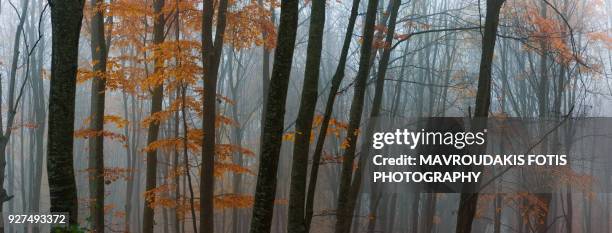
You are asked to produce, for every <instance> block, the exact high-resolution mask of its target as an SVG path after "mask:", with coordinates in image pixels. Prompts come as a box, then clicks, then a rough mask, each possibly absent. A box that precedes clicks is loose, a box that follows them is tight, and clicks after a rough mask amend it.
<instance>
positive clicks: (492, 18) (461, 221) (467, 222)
mask: <svg viewBox="0 0 612 233" xmlns="http://www.w3.org/2000/svg"><path fill="white" fill-rule="evenodd" d="M504 1H505V0H487V14H486V17H485V28H484V36H483V38H482V55H481V57H480V73H479V77H478V90H477V92H476V105H475V111H474V116H475V117H478V118H486V117H488V116H489V106H490V105H491V67H492V65H493V52H494V50H495V40H496V39H495V38H496V37H497V25H498V23H499V13H500V11H501V7H502V6H503V4H504ZM464 188H465V189H466V190H465V191H466V192H465V193H462V194H461V199H460V201H459V210H458V213H457V226H456V233H470V232H471V231H472V222H473V221H474V216H475V214H476V207H477V205H478V193H477V192H474V191H475V187H474V185H466V187H464ZM469 189H471V190H469Z"/></svg>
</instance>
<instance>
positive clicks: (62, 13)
mask: <svg viewBox="0 0 612 233" xmlns="http://www.w3.org/2000/svg"><path fill="white" fill-rule="evenodd" d="M84 3H85V1H83V0H65V1H51V2H49V5H50V6H51V27H52V41H53V42H52V52H51V85H50V92H49V128H48V135H47V170H48V175H49V193H50V198H51V209H50V211H51V212H67V213H69V214H70V218H69V223H70V224H71V225H76V224H78V223H77V220H78V203H77V190H76V181H75V177H74V166H73V158H72V153H73V151H72V148H73V145H72V143H73V141H74V138H73V135H74V102H75V100H74V99H75V91H76V73H77V66H78V51H79V35H80V32H81V21H82V19H83V6H84Z"/></svg>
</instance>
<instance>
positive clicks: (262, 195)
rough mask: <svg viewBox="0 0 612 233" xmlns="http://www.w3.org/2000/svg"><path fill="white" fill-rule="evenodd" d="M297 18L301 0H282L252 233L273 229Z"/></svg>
mask: <svg viewBox="0 0 612 233" xmlns="http://www.w3.org/2000/svg"><path fill="white" fill-rule="evenodd" d="M297 21H298V1H297V0H286V1H282V2H281V16H280V24H279V28H278V39H277V41H278V43H277V45H278V46H277V48H276V52H275V53H274V65H273V67H272V77H271V79H270V87H269V91H268V100H267V103H266V107H265V114H264V115H265V119H264V125H263V137H262V138H261V140H262V142H261V148H260V150H259V151H260V153H261V157H260V161H259V171H258V175H257V186H256V188H255V204H254V206H253V217H252V220H251V230H250V232H251V233H267V232H270V227H271V224H272V214H273V210H274V199H275V196H276V172H277V170H278V160H279V153H280V147H281V144H282V134H283V127H284V119H285V104H286V100H287V99H286V98H287V88H288V85H289V77H290V74H291V64H292V62H293V50H294V48H295V38H296V31H297Z"/></svg>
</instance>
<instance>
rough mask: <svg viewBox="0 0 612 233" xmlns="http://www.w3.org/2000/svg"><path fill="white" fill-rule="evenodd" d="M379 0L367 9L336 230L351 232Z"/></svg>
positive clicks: (372, 1)
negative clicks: (357, 154) (352, 191)
mask: <svg viewBox="0 0 612 233" xmlns="http://www.w3.org/2000/svg"><path fill="white" fill-rule="evenodd" d="M377 5H378V0H369V1H368V7H367V11H366V19H365V24H364V28H363V45H362V47H361V56H360V58H359V70H358V71H357V77H356V80H355V84H354V85H355V91H354V95H353V102H352V103H351V110H350V113H349V126H348V130H347V136H346V138H345V139H344V140H346V142H347V143H348V147H347V148H346V150H345V152H344V155H343V162H342V173H341V177H340V188H339V193H338V208H337V210H336V211H337V212H336V228H335V232H336V233H348V232H349V231H350V225H351V220H352V215H353V213H352V212H349V211H352V209H353V208H351V207H350V203H349V202H350V200H349V198H348V196H349V192H350V189H351V180H352V176H353V162H354V159H355V150H356V148H357V132H358V129H359V125H360V124H361V114H362V111H363V103H364V97H365V91H366V87H367V83H366V82H367V79H368V76H369V73H370V56H371V55H372V47H373V46H372V42H373V37H374V23H375V21H376V6H377Z"/></svg>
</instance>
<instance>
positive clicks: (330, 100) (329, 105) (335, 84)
mask: <svg viewBox="0 0 612 233" xmlns="http://www.w3.org/2000/svg"><path fill="white" fill-rule="evenodd" d="M359 1H360V0H353V6H352V7H351V15H350V16H349V21H348V26H347V29H346V34H345V36H344V42H343V44H342V51H341V52H340V60H339V62H338V66H337V67H336V71H335V73H334V76H333V78H332V81H331V88H330V90H329V94H328V96H327V102H326V104H325V113H324V114H323V121H322V122H321V127H320V128H319V136H318V137H317V144H316V145H315V151H314V154H313V156H312V168H311V169H310V181H309V183H308V193H307V195H306V207H305V208H306V211H305V212H306V216H305V223H304V224H305V226H306V232H308V231H309V229H310V223H311V222H312V215H313V206H314V196H315V190H316V188H317V178H318V175H319V165H320V160H321V154H322V153H323V146H324V145H325V138H326V136H327V128H328V127H329V121H330V119H331V115H332V112H333V109H334V101H335V100H336V94H337V92H338V89H340V83H342V79H344V69H345V66H346V58H347V56H348V51H349V47H350V45H351V39H352V38H353V30H354V28H355V21H356V19H357V13H358V10H359Z"/></svg>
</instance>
